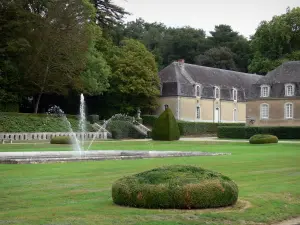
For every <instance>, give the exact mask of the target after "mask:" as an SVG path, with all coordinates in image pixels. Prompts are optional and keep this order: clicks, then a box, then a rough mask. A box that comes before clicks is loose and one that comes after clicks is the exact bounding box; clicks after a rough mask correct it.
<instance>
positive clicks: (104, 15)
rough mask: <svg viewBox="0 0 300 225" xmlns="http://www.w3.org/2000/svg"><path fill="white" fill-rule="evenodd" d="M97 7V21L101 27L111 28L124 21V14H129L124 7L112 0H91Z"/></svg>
mask: <svg viewBox="0 0 300 225" xmlns="http://www.w3.org/2000/svg"><path fill="white" fill-rule="evenodd" d="M90 1H91V3H92V4H93V5H94V7H95V8H96V22H97V23H98V24H99V26H100V27H101V28H111V27H113V26H115V25H118V24H120V23H121V22H122V20H123V18H124V16H126V15H129V13H128V12H126V11H125V10H124V9H123V8H122V7H120V6H117V5H115V4H113V3H112V1H111V0H90Z"/></svg>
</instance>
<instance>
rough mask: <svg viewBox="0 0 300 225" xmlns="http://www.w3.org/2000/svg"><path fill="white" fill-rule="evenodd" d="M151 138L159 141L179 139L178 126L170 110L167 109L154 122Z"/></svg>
mask: <svg viewBox="0 0 300 225" xmlns="http://www.w3.org/2000/svg"><path fill="white" fill-rule="evenodd" d="M151 137H152V139H153V140H160V141H174V140H178V139H179V138H180V132H179V128H178V124H177V121H176V119H175V117H174V115H173V113H172V110H171V109H169V108H167V109H166V110H165V111H164V112H163V113H162V114H161V115H160V116H159V117H158V119H157V120H156V121H155V123H154V126H153V128H152V133H151Z"/></svg>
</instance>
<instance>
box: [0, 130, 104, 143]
mask: <svg viewBox="0 0 300 225" xmlns="http://www.w3.org/2000/svg"><path fill="white" fill-rule="evenodd" d="M71 135H72V133H69V132H43V133H0V140H4V141H29V140H51V138H53V137H58V136H71ZM75 135H76V137H77V138H79V139H82V138H83V136H84V139H93V138H95V139H107V132H86V133H80V132H78V133H75Z"/></svg>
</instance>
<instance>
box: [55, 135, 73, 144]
mask: <svg viewBox="0 0 300 225" xmlns="http://www.w3.org/2000/svg"><path fill="white" fill-rule="evenodd" d="M50 144H72V138H71V137H68V136H58V137H53V138H51V141H50Z"/></svg>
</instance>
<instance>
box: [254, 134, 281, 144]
mask: <svg viewBox="0 0 300 225" xmlns="http://www.w3.org/2000/svg"><path fill="white" fill-rule="evenodd" d="M249 143H250V144H269V143H278V138H277V137H276V136H274V135H269V134H256V135H253V136H252V137H251V138H250V139H249Z"/></svg>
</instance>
